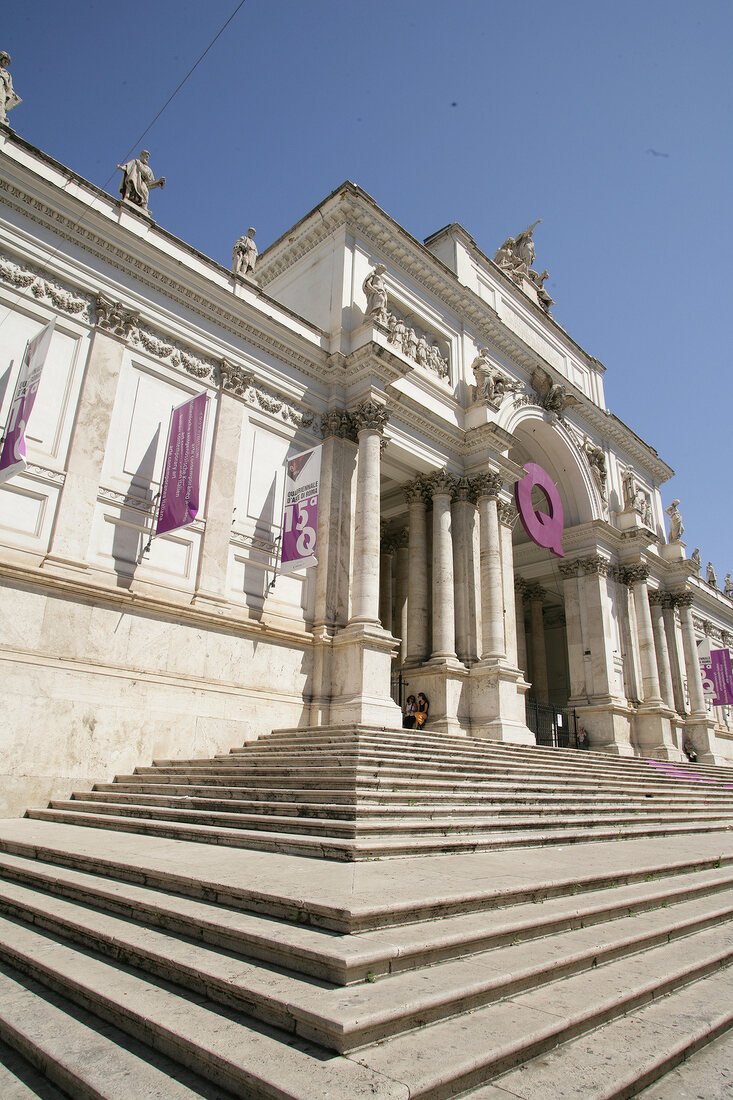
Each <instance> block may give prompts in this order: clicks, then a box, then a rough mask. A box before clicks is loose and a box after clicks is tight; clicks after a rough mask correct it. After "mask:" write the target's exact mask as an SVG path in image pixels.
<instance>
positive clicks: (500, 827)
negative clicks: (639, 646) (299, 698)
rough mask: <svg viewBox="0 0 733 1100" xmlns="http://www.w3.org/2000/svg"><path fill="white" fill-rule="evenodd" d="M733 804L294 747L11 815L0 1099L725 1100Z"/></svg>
mask: <svg viewBox="0 0 733 1100" xmlns="http://www.w3.org/2000/svg"><path fill="white" fill-rule="evenodd" d="M92 795H93V796H94V797H92ZM731 796H733V772H732V771H731V770H727V769H723V768H705V767H692V766H690V765H685V766H681V765H680V766H678V765H668V764H661V763H660V764H655V763H653V762H651V763H650V762H644V761H640V760H614V759H609V758H607V757H604V756H602V755H600V754H594V753H583V754H580V753H573V752H571V751H563V750H545V749H531V748H518V747H512V746H505V745H492V744H486V745H485V744H475V743H474V742H471V741H467V740H465V739H464V740H458V739H455V740H451V739H444V738H441V737H436V736H430V735H427V734H426V735H422V736H413V734H412V732H411V733H410V734H406V735H404V736H403V735H401V734H396V733H389V732H388V733H384V732H379V733H378V732H377V731H373V730H352V731H335V732H330V731H329V733H328V734H324V733H323V731H321V732H316V731H300V732H296V731H287V732H284V733H280V734H275V735H273V736H272V737H269V738H266V739H264V740H263V741H260V742H257V743H255V744H253V745H250V746H248V747H247V748H245V749H243V750H236V751H234V752H232V753H231V754H229V755H228V756H222V757H217V758H216V759H214V760H211V761H179V762H172V761H159V762H157V763H156V764H155V765H154V766H153V767H151V768H141V769H138V770H137V771H136V773H135V775H134V776H129V777H118V779H117V780H116V781H115V783H113V784H105V785H99V786H98V787H97V788H95V791H94V792H91V794H89V793H87V794H83V795H78V796H75V797H74V798H73V799H71V800H69V801H68V802H63V803H55V804H54V805H53V806H52V807H51V808H49V809H48V810H44V811H40V810H39V811H32V812H31V813H30V814H29V816H28V817H27V818H26V819H24V820H18V821H5V822H0V1095H2V1097H3V1100H22V1098H28V1097H48V1098H50V1100H58V1098H59V1097H71V1098H73V1100H76V1098H78V1097H79V1098H87V1097H95V1098H104V1100H117V1098H118V1097H119V1098H120V1100H138V1098H140V1100H142V1098H147V1097H157V1098H161V1100H168V1098H169V1097H170V1098H175V1100H177V1098H179V1097H180V1098H192V1097H206V1098H214V1097H218V1098H220V1100H225V1098H228V1097H251V1098H258V1100H259V1098H268V1100H270V1098H272V1100H275V1098H277V1100H287V1098H292V1100H320V1098H321V1097H324V1098H330V1100H360V1098H362V1097H370V1098H372V1100H373V1098H375V1097H376V1098H378V1100H381V1098H384V1100H387V1098H389V1100H408V1098H409V1100H417V1098H424V1100H443V1098H446V1100H447V1098H452V1097H459V1096H463V1097H471V1098H472V1100H507V1098H508V1097H510V1098H511V1097H525V1098H526V1100H544V1098H545V1097H547V1098H548V1100H549V1098H550V1097H551V1098H552V1100H558V1098H563V1097H581V1096H582V1097H584V1098H585V1100H588V1098H597V1100H601V1098H603V1100H610V1098H614V1100H620V1098H621V1097H628V1096H634V1095H639V1094H641V1092H642V1090H643V1089H647V1088H649V1087H650V1086H651V1085H652V1084H653V1083H654V1084H655V1090H656V1091H654V1092H653V1093H650V1094H649V1095H650V1096H652V1095H653V1096H654V1097H657V1096H658V1097H660V1098H661V1097H665V1098H668V1100H669V1098H671V1097H673V1096H674V1097H675V1100H677V1097H678V1096H679V1095H684V1093H679V1092H675V1091H674V1089H675V1087H676V1082H677V1081H678V1080H679V1078H677V1077H675V1076H674V1075H675V1074H678V1073H680V1072H682V1071H683V1070H686V1072H687V1077H688V1079H690V1080H692V1081H693V1083H694V1085H695V1087H696V1089H697V1090H698V1093H697V1094H699V1095H701V1096H704V1097H705V1098H706V1100H716V1098H718V1097H723V1096H726V1095H728V1094H727V1093H726V1092H725V1091H724V1089H725V1087H726V1085H725V1082H724V1081H723V1076H722V1070H721V1065H724V1064H726V1063H725V1058H724V1054H723V1052H724V1051H727V1050H728V1049H729V1046H728V1045H727V1044H729V1042H730V1036H731V1034H733V1032H731V1031H730V1029H731V1025H732V1024H733V969H731V968H729V967H730V963H731V962H732V961H733V932H732V929H733V922H731V914H733V831H732V828H733V813H732V812H731V811H732V810H733V798H732V797H731ZM197 815H199V816H197ZM238 818H242V819H243V820H242V821H238V820H237V819H238ZM244 819H246V820H244ZM449 825H452V831H449ZM194 839H195V840H196V841H201V840H204V841H206V843H197V842H196V843H194V842H192V841H193V840H194ZM621 839H623V843H620V842H619V841H620V840H621ZM324 852H328V854H329V855H330V856H331V857H332V858H328V859H314V858H312V857H313V856H314V855H322V854H323V853H324ZM386 855H389V856H395V855H399V856H400V858H398V859H395V858H383V857H384V856H386ZM696 1066H697V1067H698V1068H697V1070H696V1068H695V1067H696ZM676 1067H679V1068H676ZM690 1075H691V1076H690ZM665 1089H666V1090H667V1091H664V1090H665ZM670 1089H671V1090H673V1091H669V1090H670ZM701 1089H702V1090H703V1091H700V1090H701ZM692 1095H696V1093H692Z"/></svg>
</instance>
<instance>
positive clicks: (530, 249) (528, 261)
mask: <svg viewBox="0 0 733 1100" xmlns="http://www.w3.org/2000/svg"><path fill="white" fill-rule="evenodd" d="M541 221H542V218H538V219H537V221H536V222H532V224H531V225H530V227H529V229H524V230H522V232H521V233H520V234H519V235H518V236H517V237H516V238H515V252H516V254H517V256H518V257H519V259H520V260H521V262H522V263H523V264H524V270H525V272H528V271H529V269H530V267H531V266H532V264H533V263H534V256H535V251H534V241H533V240H532V234H533V233H534V230H535V226H538V225H539V224H540V222H541Z"/></svg>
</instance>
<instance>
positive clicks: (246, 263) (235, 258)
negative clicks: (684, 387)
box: [232, 226, 257, 275]
mask: <svg viewBox="0 0 733 1100" xmlns="http://www.w3.org/2000/svg"><path fill="white" fill-rule="evenodd" d="M256 232H257V230H256V229H253V228H252V226H250V227H249V229H248V230H247V232H246V233H245V234H244V235H243V236H241V237H237V239H236V241H235V242H234V248H233V249H232V272H233V274H234V275H249V273H250V272H251V271H254V269H255V264H256V263H257V245H256V244H255V242H254V236H255V233H256Z"/></svg>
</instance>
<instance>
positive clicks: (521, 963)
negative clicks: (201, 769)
mask: <svg viewBox="0 0 733 1100" xmlns="http://www.w3.org/2000/svg"><path fill="white" fill-rule="evenodd" d="M710 900H711V899H694V900H692V901H688V902H682V903H680V904H679V905H677V906H676V907H674V908H673V909H671V910H669V911H667V910H664V909H657V910H654V911H648V912H645V913H640V914H635V915H634V917H626V918H619V919H617V920H615V921H611V922H608V923H607V924H606V925H603V926H600V927H599V926H594V927H593V929H592V930H591V929H585V928H583V929H573V930H570V931H567V932H561V933H557V934H556V935H554V936H548V937H543V938H541V939H538V940H535V941H534V942H533V944H532V945H531V947H528V945H526V944H521V945H513V944H512V945H510V946H506V947H503V948H495V949H493V950H490V951H488V952H482V953H478V954H476V955H473V956H471V957H470V958H463V959H458V960H450V961H448V962H443V963H437V964H435V965H433V966H431V967H429V968H428V969H427V970H422V969H421V970H417V971H409V972H405V971H403V972H400V973H398V974H395V975H389V976H385V977H383V978H381V979H379V980H378V981H377V982H375V983H372V984H367V983H362V984H360V985H358V986H347V987H333V988H323V986H322V985H320V984H315V985H314V984H313V983H312V982H311V981H310V980H307V979H304V978H303V977H300V976H297V975H296V976H292V975H288V974H284V973H278V972H276V971H272V970H268V969H266V968H263V967H262V966H261V965H258V964H256V963H255V964H252V963H249V962H247V961H246V960H238V959H234V960H233V959H232V958H231V957H230V956H229V954H228V953H222V952H220V951H217V950H215V949H213V948H211V947H208V946H203V945H200V944H192V943H190V942H188V941H182V940H180V939H179V938H177V937H174V936H171V935H169V934H168V933H166V932H164V931H160V930H158V929H150V928H146V927H144V926H140V925H137V924H134V923H131V922H130V921H127V920H124V919H123V918H119V917H116V916H114V915H110V914H108V913H103V912H99V911H95V910H90V909H88V908H84V907H81V906H79V905H76V904H75V903H71V902H68V901H66V900H64V899H60V898H52V897H49V896H48V895H45V894H39V893H37V892H36V891H33V890H30V889H28V888H25V887H19V886H15V885H13V884H9V883H5V884H2V883H0V913H2V914H5V918H6V925H5V929H6V933H7V934H8V937H9V938H11V939H12V936H11V935H10V931H9V929H8V924H7V920H8V919H9V921H10V922H11V924H12V923H13V922H16V921H21V922H22V926H23V927H27V926H30V927H32V929H33V930H34V931H39V930H41V931H42V932H43V933H44V934H48V935H50V936H53V937H61V938H62V940H63V941H64V942H65V943H68V942H71V943H74V944H78V945H80V947H81V948H82V949H83V950H84V951H85V952H88V951H93V952H94V953H96V954H98V955H102V956H103V957H104V958H112V959H114V960H115V961H116V962H118V963H119V962H121V963H123V964H124V965H125V966H127V967H131V968H133V969H134V970H137V971H140V972H142V973H143V974H145V975H152V976H153V977H154V978H156V979H159V980H161V981H164V982H166V983H173V985H174V986H175V987H176V988H180V989H182V990H184V991H185V992H186V994H187V995H188V996H203V997H206V998H208V999H210V1000H213V1001H214V1002H216V1003H217V1004H220V1005H222V1006H224V1007H226V1008H230V1009H232V1010H234V1011H236V1012H242V1013H244V1014H246V1015H247V1016H249V1017H253V1018H255V1019H257V1020H260V1021H262V1022H263V1023H265V1024H268V1025H270V1026H273V1027H277V1028H279V1029H281V1030H282V1031H284V1032H292V1033H293V1034H294V1035H296V1036H298V1037H300V1038H303V1039H306V1040H308V1041H312V1042H315V1043H318V1044H319V1045H320V1046H322V1047H324V1048H326V1049H330V1050H336V1051H337V1052H339V1053H341V1054H344V1053H347V1052H349V1051H353V1050H355V1049H357V1048H358V1047H361V1046H365V1045H368V1044H369V1043H372V1042H376V1041H382V1040H384V1038H385V1037H392V1036H395V1035H399V1034H401V1033H404V1032H407V1031H410V1030H413V1029H414V1028H415V1027H421V1026H424V1025H425V1024H426V1023H433V1022H436V1021H440V1020H444V1019H447V1018H448V1017H451V1016H456V1015H458V1014H459V1013H462V1012H469V1011H475V1010H476V1009H477V1008H482V1007H485V1006H486V1005H487V1004H490V1003H493V1002H495V1001H497V1000H501V999H505V998H507V997H513V996H516V995H518V994H519V993H521V992H524V991H526V990H532V989H536V988H537V987H539V986H542V985H548V984H552V983H557V982H558V981H559V980H560V979H563V978H567V977H569V976H572V975H575V974H578V973H581V972H583V971H587V970H590V969H592V968H596V967H601V966H603V965H604V964H605V963H607V962H611V961H616V960H618V959H620V958H626V957H630V956H635V955H638V954H640V953H642V952H649V951H650V950H653V949H654V948H656V947H658V946H659V945H666V944H669V943H673V942H675V941H678V940H680V939H682V938H689V937H690V936H691V935H694V934H698V933H700V932H702V931H704V930H706V929H711V928H715V927H716V926H718V925H721V924H723V923H726V922H727V921H728V920H729V918H730V915H731V912H733V891H728V894H727V896H725V897H718V898H717V899H715V900H717V902H718V904H717V906H712V905H711V904H710ZM1 927H2V921H0V928H1ZM16 927H17V925H16ZM591 931H592V934H589V933H591ZM728 948H729V953H728V956H727V957H728V958H729V959H730V960H733V943H730V942H728ZM527 955H529V956H530V957H531V961H530V962H527V961H526V957H527ZM3 956H4V957H6V958H7V959H8V961H9V962H10V963H11V964H12V965H14V966H18V965H21V969H22V964H19V960H18V959H17V957H15V956H14V955H13V947H12V946H11V944H8V943H0V957H3Z"/></svg>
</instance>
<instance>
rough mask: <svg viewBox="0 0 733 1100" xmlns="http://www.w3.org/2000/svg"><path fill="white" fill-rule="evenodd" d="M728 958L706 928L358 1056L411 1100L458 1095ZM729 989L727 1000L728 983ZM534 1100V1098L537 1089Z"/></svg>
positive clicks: (715, 932) (722, 942) (727, 949)
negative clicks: (388, 1076)
mask: <svg viewBox="0 0 733 1100" xmlns="http://www.w3.org/2000/svg"><path fill="white" fill-rule="evenodd" d="M730 961H731V941H730V934H729V933H728V932H727V931H726V930H725V929H720V928H717V929H709V930H708V929H706V930H703V931H702V932H699V933H697V934H695V935H692V936H689V937H687V938H686V939H684V940H682V941H676V942H674V943H671V944H667V945H662V946H659V947H656V948H655V949H654V950H652V951H645V952H643V953H640V954H636V955H632V956H630V957H626V958H622V959H619V960H615V961H613V962H609V963H607V964H605V965H599V966H598V967H592V968H591V969H590V970H586V971H583V972H582V973H579V974H574V975H570V976H567V977H565V978H563V979H561V980H558V981H554V982H550V983H547V984H546V985H544V986H541V987H539V988H537V989H531V990H528V991H527V992H524V993H518V994H517V995H515V996H513V997H511V998H508V999H505V1000H503V1001H499V1002H498V1003H495V1004H491V1005H487V1006H485V1007H483V1008H477V1009H474V1010H473V1011H472V1012H468V1013H463V1014H461V1015H457V1016H455V1017H453V1018H452V1019H450V1020H445V1021H441V1022H438V1023H434V1024H428V1025H426V1026H425V1027H423V1028H421V1029H420V1030H419V1031H417V1032H411V1033H407V1034H403V1035H398V1036H395V1037H392V1038H388V1039H385V1040H384V1041H383V1042H381V1043H378V1044H375V1045H374V1046H371V1047H367V1048H366V1049H364V1050H361V1051H359V1052H358V1053H357V1055H356V1058H358V1060H359V1062H360V1063H361V1064H362V1065H363V1066H365V1067H367V1068H369V1069H373V1070H375V1071H376V1072H381V1073H387V1072H389V1073H391V1074H392V1075H393V1077H394V1078H395V1079H397V1080H400V1081H403V1082H404V1083H405V1084H406V1085H407V1087H408V1088H409V1090H410V1098H411V1100H434V1098H438V1097H452V1096H457V1095H461V1094H464V1093H465V1092H467V1091H468V1090H469V1089H471V1088H473V1089H474V1090H476V1089H478V1087H479V1085H482V1084H486V1083H487V1082H489V1081H492V1080H495V1079H496V1078H497V1076H498V1075H499V1074H501V1073H505V1072H506V1071H508V1070H509V1069H512V1068H513V1067H515V1066H517V1065H520V1064H521V1063H522V1062H525V1061H527V1060H528V1059H530V1058H533V1057H537V1056H539V1055H543V1054H544V1053H545V1052H547V1051H549V1050H552V1049H553V1048H554V1047H556V1046H557V1045H558V1044H559V1043H562V1042H565V1041H566V1040H568V1039H575V1038H577V1037H578V1036H580V1035H584V1036H585V1035H587V1034H588V1033H589V1032H591V1031H592V1030H593V1029H595V1028H597V1027H598V1026H599V1025H601V1024H606V1023H608V1022H609V1021H610V1020H613V1019H617V1018H619V1017H621V1016H623V1015H624V1014H626V1013H628V1012H631V1011H632V1010H636V1009H638V1008H639V1006H641V1005H644V1004H647V1003H648V1002H650V1001H652V1000H654V999H659V998H661V997H663V996H665V997H666V995H667V994H668V993H671V992H673V991H674V990H677V989H680V988H681V987H683V986H686V985H689V984H690V983H691V982H694V981H696V980H697V979H699V978H702V977H705V976H707V975H714V974H715V975H717V972H718V971H720V968H721V967H725V966H728V965H729V963H730ZM718 976H719V977H720V980H721V983H722V982H723V981H724V980H725V979H726V978H727V979H728V982H729V983H731V982H733V975H732V974H731V972H730V971H729V970H726V971H724V972H723V973H722V974H720V975H718ZM728 990H729V991H728V993H727V998H728V1000H730V997H731V992H730V991H731V990H733V985H732V984H729V986H728ZM721 995H722V994H721ZM716 1000H719V998H718V997H717V996H716ZM667 1003H668V1002H667V1001H666V1000H665V1002H664V1004H667ZM497 1092H498V1090H497V1089H496V1088H495V1090H494V1093H497ZM478 1095H480V1094H478ZM510 1095H511V1094H510ZM542 1095H545V1096H553V1097H554V1096H557V1095H558V1094H557V1093H553V1092H549V1093H544V1094H542ZM484 1096H485V1100H488V1098H489V1097H492V1100H493V1097H494V1094H492V1093H491V1091H488V1092H487V1093H485V1094H484ZM499 1096H501V1093H499ZM532 1100H539V1098H538V1097H537V1094H535V1095H534V1096H533V1097H532Z"/></svg>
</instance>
